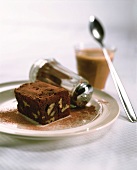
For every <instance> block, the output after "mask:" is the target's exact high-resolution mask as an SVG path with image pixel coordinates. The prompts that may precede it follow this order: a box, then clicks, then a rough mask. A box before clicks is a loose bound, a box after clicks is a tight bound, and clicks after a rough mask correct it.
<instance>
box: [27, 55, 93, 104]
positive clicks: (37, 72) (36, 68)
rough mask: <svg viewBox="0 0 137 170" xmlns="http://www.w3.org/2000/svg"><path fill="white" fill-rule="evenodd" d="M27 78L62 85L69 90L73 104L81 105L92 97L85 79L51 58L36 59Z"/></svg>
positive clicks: (91, 91) (32, 80)
mask: <svg viewBox="0 0 137 170" xmlns="http://www.w3.org/2000/svg"><path fill="white" fill-rule="evenodd" d="M29 79H30V81H31V82H34V81H36V80H40V81H43V82H47V83H50V84H53V85H56V86H61V87H64V88H65V89H67V90H68V91H69V93H70V98H71V104H72V105H74V106H78V107H83V106H85V105H86V104H87V103H88V102H89V101H90V99H91V97H92V93H93V87H92V86H91V85H90V84H89V83H88V81H87V80H85V79H84V78H83V77H81V76H79V75H77V74H76V73H74V72H72V71H71V70H69V69H67V68H66V67H64V66H63V65H61V64H60V63H59V62H57V61H56V60H55V59H52V58H49V59H39V60H37V61H36V62H35V63H34V64H33V65H32V67H31V69H30V72H29Z"/></svg>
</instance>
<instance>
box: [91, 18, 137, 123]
mask: <svg viewBox="0 0 137 170" xmlns="http://www.w3.org/2000/svg"><path fill="white" fill-rule="evenodd" d="M89 28H90V32H91V34H92V35H93V37H94V39H95V40H97V41H98V42H99V44H100V45H101V47H102V50H103V53H104V56H105V58H106V61H107V64H108V66H109V69H110V73H111V76H112V79H113V81H114V84H115V86H116V89H117V92H118V95H119V97H120V100H121V102H122V105H123V107H124V110H125V112H126V114H127V117H128V118H129V120H130V121H131V122H137V116H136V114H135V111H134V109H133V107H132V105H131V102H130V100H129V98H128V96H127V93H126V91H125V89H124V87H123V85H122V83H121V81H120V78H119V76H118V74H117V72H116V70H115V68H114V66H113V64H112V62H111V60H110V57H109V54H108V52H107V50H106V48H105V45H104V44H103V38H104V29H103V27H102V25H101V24H100V22H99V21H98V20H97V19H96V18H95V16H90V18H89Z"/></svg>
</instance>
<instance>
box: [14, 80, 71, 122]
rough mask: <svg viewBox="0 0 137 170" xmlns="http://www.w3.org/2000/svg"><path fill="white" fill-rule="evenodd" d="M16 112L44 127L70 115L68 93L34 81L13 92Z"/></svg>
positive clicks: (62, 89) (59, 88)
mask: <svg viewBox="0 0 137 170" xmlns="http://www.w3.org/2000/svg"><path fill="white" fill-rule="evenodd" d="M14 92H15V97H16V99H17V102H18V105H17V108H18V111H19V112H20V113H22V114H23V115H25V116H27V117H29V118H31V119H33V120H35V121H36V122H38V123H39V124H42V125H45V124H48V123H50V122H53V121H56V120H58V119H61V118H63V117H66V116H68V115H70V96H69V92H68V91H67V90H66V89H64V88H62V87H57V86H53V85H51V84H48V83H45V82H41V81H36V82H34V83H25V84H23V85H21V86H20V87H19V88H16V89H15V90H14Z"/></svg>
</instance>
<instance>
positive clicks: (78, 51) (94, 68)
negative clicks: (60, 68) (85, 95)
mask: <svg viewBox="0 0 137 170" xmlns="http://www.w3.org/2000/svg"><path fill="white" fill-rule="evenodd" d="M107 51H108V54H109V56H110V59H111V60H112V61H113V58H114V54H115V48H114V47H111V48H107ZM75 55H76V64H77V71H78V74H79V75H80V76H82V77H83V78H85V79H87V80H88V81H89V83H90V84H91V85H92V86H93V87H95V88H98V89H104V88H105V84H106V80H107V78H108V75H109V68H108V64H107V62H106V59H105V57H104V54H103V51H102V49H101V47H100V46H97V45H96V44H93V43H79V44H77V45H76V46H75Z"/></svg>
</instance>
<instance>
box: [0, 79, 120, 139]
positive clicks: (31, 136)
mask: <svg viewBox="0 0 137 170" xmlns="http://www.w3.org/2000/svg"><path fill="white" fill-rule="evenodd" d="M26 82H29V80H17V81H9V82H4V83H0V88H3V90H0V93H1V92H4V91H6V90H7V89H6V90H4V89H5V87H7V86H11V85H13V86H14V85H15V86H17V85H21V84H22V83H26ZM9 89H11V88H9ZM12 89H13V88H12ZM94 93H102V94H105V95H106V96H108V97H109V98H111V99H112V100H113V101H114V102H115V104H116V105H117V113H116V114H115V116H114V118H111V120H110V121H109V122H107V123H106V124H103V126H97V127H95V128H93V129H92V128H91V129H89V130H86V129H85V130H84V131H79V132H73V133H66V134H60V133H59V134H56V135H55V134H49V133H48V134H43V133H41V134H40V133H39V134H31V135H30V133H17V132H8V131H6V130H5V131H0V133H4V134H8V135H12V136H16V137H23V138H33V139H34V138H39V139H47V138H50V139H53V138H64V137H70V136H78V135H83V134H89V133H94V132H95V131H99V130H101V129H105V128H107V127H108V126H110V125H111V124H113V123H114V122H115V121H116V119H117V118H118V116H119V114H120V107H119V104H118V103H117V101H116V99H115V98H114V97H112V96H111V95H110V94H108V93H107V92H105V91H102V90H99V89H96V88H94ZM107 119H108V117H107ZM0 126H2V125H0ZM5 129H6V128H5ZM21 130H22V131H23V129H21ZM28 131H33V130H28ZM38 132H41V131H38ZM49 132H50V131H49Z"/></svg>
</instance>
